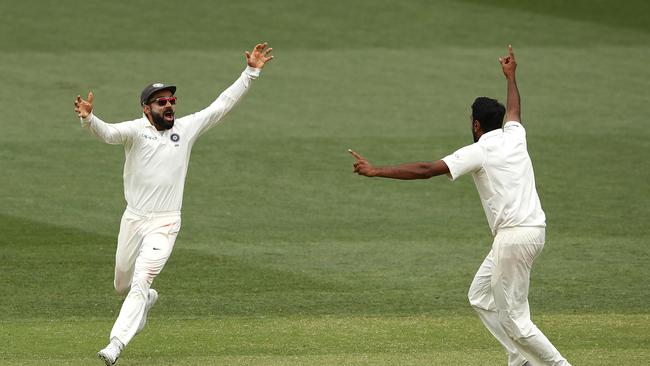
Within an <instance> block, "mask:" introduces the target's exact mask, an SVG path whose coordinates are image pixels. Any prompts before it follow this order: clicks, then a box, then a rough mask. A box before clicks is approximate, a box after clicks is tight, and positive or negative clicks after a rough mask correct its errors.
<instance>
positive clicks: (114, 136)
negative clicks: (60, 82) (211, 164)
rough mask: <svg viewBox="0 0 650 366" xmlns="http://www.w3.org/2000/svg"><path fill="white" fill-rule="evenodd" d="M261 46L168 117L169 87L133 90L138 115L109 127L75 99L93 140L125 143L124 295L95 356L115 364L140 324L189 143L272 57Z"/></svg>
mask: <svg viewBox="0 0 650 366" xmlns="http://www.w3.org/2000/svg"><path fill="white" fill-rule="evenodd" d="M271 50H272V49H271V48H267V44H266V43H263V44H258V45H256V46H255V48H253V50H252V52H248V51H247V52H246V61H247V64H248V66H247V67H246V69H245V70H244V71H243V72H242V74H241V76H240V77H239V79H237V81H235V83H234V84H232V85H231V86H230V87H229V88H228V89H226V90H225V91H224V92H223V93H221V95H219V97H218V98H217V99H216V100H215V101H214V102H213V103H212V104H211V105H209V106H208V107H207V108H205V109H203V110H202V111H200V112H197V113H194V114H191V115H188V116H185V117H182V118H179V119H175V118H174V114H175V110H176V97H175V96H174V93H175V92H176V87H175V86H173V85H167V84H163V83H152V84H150V85H148V86H147V87H145V89H144V90H143V91H142V94H141V95H140V105H141V106H142V111H143V116H142V118H139V119H136V120H133V121H127V122H122V123H115V124H108V123H105V122H104V121H102V120H101V119H99V118H98V117H97V116H95V115H94V114H93V113H92V111H93V99H94V97H93V93H92V92H91V93H89V94H88V100H83V99H81V97H80V96H77V98H76V100H75V102H74V105H75V108H74V110H75V112H76V113H77V114H78V115H79V117H80V118H81V126H82V127H84V128H88V129H89V130H90V131H91V132H92V134H94V135H95V136H96V137H97V138H99V139H100V140H102V141H104V142H106V143H109V144H122V145H124V153H125V155H126V161H125V163H124V196H125V198H126V203H127V207H126V210H125V211H124V215H123V216H122V221H121V223H120V233H119V235H118V239H117V251H116V254H115V282H114V285H115V289H116V290H117V292H118V293H120V294H124V293H127V291H128V294H127V296H126V298H125V299H124V303H123V304H122V309H121V310H120V314H119V316H118V317H117V320H116V321H115V325H114V326H113V329H112V331H111V334H110V342H109V344H108V346H106V348H104V349H102V350H101V351H99V353H98V356H99V357H100V358H101V359H102V360H103V361H104V362H105V363H106V365H108V366H110V365H114V364H115V362H116V361H117V359H118V357H119V356H120V353H121V352H122V350H123V349H124V347H125V346H126V345H128V344H129V342H130V341H131V339H132V338H133V337H134V336H135V335H136V334H137V333H139V332H140V331H142V329H143V328H144V326H145V323H146V321H147V313H148V311H149V310H150V309H151V307H152V306H153V305H154V304H155V303H156V300H157V299H158V293H157V292H156V290H154V289H152V288H151V283H152V282H153V280H154V278H156V276H157V275H158V274H159V273H160V271H161V270H162V269H163V267H164V266H165V263H166V262H167V260H168V259H169V256H170V255H171V253H172V249H173V248H174V242H175V240H176V236H177V235H178V232H179V230H180V227H181V205H182V201H183V189H184V185H185V176H186V175H187V167H188V162H189V159H190V152H191V151H192V146H193V145H194V142H196V140H197V138H198V137H199V136H200V135H201V134H203V133H204V132H205V131H207V130H208V129H210V128H212V127H214V126H216V125H217V124H218V123H219V122H221V121H222V120H223V118H224V117H225V116H226V115H227V114H228V112H229V111H230V110H231V109H232V108H233V107H234V106H235V105H236V104H237V102H239V101H240V100H241V99H242V97H243V96H244V95H245V94H246V92H247V91H248V89H249V88H250V85H251V82H252V81H253V80H255V79H257V78H258V77H259V75H260V72H261V69H262V68H263V67H264V65H265V64H266V63H267V62H269V61H270V60H271V59H273V56H271V55H270V52H271Z"/></svg>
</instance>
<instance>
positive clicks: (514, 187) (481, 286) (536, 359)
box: [442, 121, 569, 366]
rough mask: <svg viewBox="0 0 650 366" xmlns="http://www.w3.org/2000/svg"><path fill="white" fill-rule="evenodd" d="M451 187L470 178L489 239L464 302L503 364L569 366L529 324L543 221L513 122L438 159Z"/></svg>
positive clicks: (521, 136)
mask: <svg viewBox="0 0 650 366" xmlns="http://www.w3.org/2000/svg"><path fill="white" fill-rule="evenodd" d="M442 160H443V161H444V162H445V163H446V164H447V166H448V167H449V174H448V176H449V178H450V179H451V180H455V179H457V178H458V177H460V176H462V175H464V174H468V173H470V174H472V177H473V178H474V183H475V184H476V188H477V190H478V193H479V196H480V199H481V204H482V205H483V210H484V211H485V216H486V217H487V221H488V224H489V225H490V229H491V230H492V234H493V235H494V242H493V244H492V250H491V251H490V253H489V254H488V255H487V257H486V258H485V260H484V261H483V263H482V264H481V266H480V268H479V270H478V272H477V273H476V276H475V277H474V281H473V282H472V285H471V286H470V290H469V293H468V297H469V301H470V303H471V304H472V306H473V307H474V309H476V311H477V312H478V314H479V316H480V318H481V320H482V321H483V323H484V324H485V326H486V327H487V328H488V329H489V330H490V332H491V333H492V334H493V335H494V336H495V338H497V339H498V340H499V342H501V344H502V345H503V346H504V348H505V349H506V351H507V352H508V365H509V366H521V365H523V364H524V363H525V362H526V360H528V361H530V362H531V363H532V364H533V365H569V363H568V362H567V361H566V359H564V357H562V355H561V354H560V353H559V352H558V350H557V349H556V348H555V347H554V346H553V345H552V344H551V342H550V341H549V340H548V339H547V338H546V336H544V334H543V333H542V332H541V331H540V330H539V329H538V328H537V327H536V326H535V324H533V322H532V321H531V320H530V312H529V306H528V287H529V284H530V271H531V268H532V264H533V260H534V259H535V258H536V257H537V256H538V255H539V254H540V253H541V251H542V249H543V248H544V241H545V227H546V217H545V215H544V211H543V210H542V206H541V204H540V201H539V197H538V195H537V189H536V188H535V175H534V173H533V165H532V162H531V160H530V156H529V155H528V148H527V144H526V130H525V129H524V126H523V125H522V124H520V123H519V122H516V121H510V122H507V123H505V124H504V125H503V128H502V129H497V130H493V131H490V132H487V133H485V134H483V135H482V136H481V138H479V140H478V142H476V143H474V144H472V145H469V146H465V147H463V148H461V149H459V150H457V151H456V152H454V153H453V154H450V155H448V156H446V157H444V158H443V159H442Z"/></svg>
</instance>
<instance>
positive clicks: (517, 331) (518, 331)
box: [499, 312, 534, 344]
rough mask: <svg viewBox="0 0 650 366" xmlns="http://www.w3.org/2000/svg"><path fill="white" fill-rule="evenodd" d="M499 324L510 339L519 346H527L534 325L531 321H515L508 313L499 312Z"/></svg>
mask: <svg viewBox="0 0 650 366" xmlns="http://www.w3.org/2000/svg"><path fill="white" fill-rule="evenodd" d="M499 322H500V323H501V326H503V329H504V330H505V332H506V334H507V335H508V337H510V339H512V340H513V341H515V342H516V343H518V344H526V342H527V339H528V338H530V336H531V333H532V328H534V325H533V324H532V322H530V321H525V320H523V319H514V318H513V317H512V316H511V315H510V314H508V313H507V312H499Z"/></svg>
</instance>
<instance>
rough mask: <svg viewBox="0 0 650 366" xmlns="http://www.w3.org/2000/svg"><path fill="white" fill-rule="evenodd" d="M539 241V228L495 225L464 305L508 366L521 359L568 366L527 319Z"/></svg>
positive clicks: (536, 364) (518, 365)
mask: <svg viewBox="0 0 650 366" xmlns="http://www.w3.org/2000/svg"><path fill="white" fill-rule="evenodd" d="M544 240H545V229H544V228H541V227H515V228H504V229H499V230H498V231H497V234H496V236H495V238H494V242H493V243H492V250H491V251H490V253H489V254H488V255H487V257H486V258H485V260H484V261H483V264H481V266H480V267H479V269H478V272H476V276H475V277H474V281H473V282H472V285H471V286H470V289H469V293H468V297H469V302H470V304H471V305H472V307H474V309H475V310H476V311H477V312H478V315H479V317H480V318H481V320H482V321H483V324H485V326H486V327H487V328H488V330H489V331H490V333H492V335H493V336H494V337H495V338H496V339H497V340H498V341H499V342H501V344H502V345H503V347H504V348H505V349H506V352H507V353H508V365H509V366H522V365H523V364H524V363H525V362H526V361H527V360H528V361H529V362H530V364H531V365H533V366H542V365H553V366H566V365H569V366H570V364H569V362H567V360H566V359H565V358H564V357H562V355H561V354H560V352H558V350H557V349H556V348H555V347H554V346H553V345H552V344H551V342H550V341H549V340H548V338H546V336H545V335H544V334H543V333H542V332H541V331H540V330H539V329H537V327H536V326H535V324H533V322H532V321H531V320H530V309H529V307H528V286H529V284H530V271H531V268H532V266H533V261H534V260H535V258H536V257H537V256H538V255H539V254H540V253H541V252H542V249H543V248H544Z"/></svg>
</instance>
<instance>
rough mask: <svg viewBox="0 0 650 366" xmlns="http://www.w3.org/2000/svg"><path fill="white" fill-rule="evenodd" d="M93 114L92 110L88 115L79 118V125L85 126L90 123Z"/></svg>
mask: <svg viewBox="0 0 650 366" xmlns="http://www.w3.org/2000/svg"><path fill="white" fill-rule="evenodd" d="M94 117H95V116H94V115H93V113H92V112H90V114H89V115H87V116H86V117H83V118H81V117H80V118H79V121H81V127H86V126H89V125H90V121H91V120H92V119H93V118H94Z"/></svg>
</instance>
